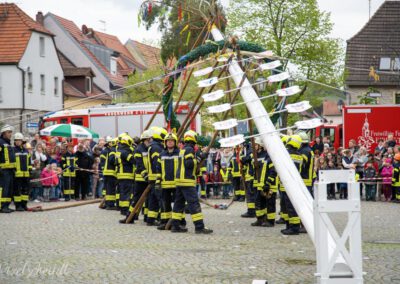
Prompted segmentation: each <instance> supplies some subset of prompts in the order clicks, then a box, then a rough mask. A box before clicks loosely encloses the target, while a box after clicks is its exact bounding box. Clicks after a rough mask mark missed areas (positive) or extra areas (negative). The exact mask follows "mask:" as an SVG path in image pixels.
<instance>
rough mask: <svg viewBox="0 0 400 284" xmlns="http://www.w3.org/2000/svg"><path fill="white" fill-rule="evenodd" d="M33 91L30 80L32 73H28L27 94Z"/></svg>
mask: <svg viewBox="0 0 400 284" xmlns="http://www.w3.org/2000/svg"><path fill="white" fill-rule="evenodd" d="M32 90H33V78H32V72H31V71H29V72H28V92H30V93H31V92H32Z"/></svg>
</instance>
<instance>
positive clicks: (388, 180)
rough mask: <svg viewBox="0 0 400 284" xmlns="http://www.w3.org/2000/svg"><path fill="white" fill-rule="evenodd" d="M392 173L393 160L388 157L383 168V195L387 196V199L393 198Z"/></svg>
mask: <svg viewBox="0 0 400 284" xmlns="http://www.w3.org/2000/svg"><path fill="white" fill-rule="evenodd" d="M392 174H393V166H392V160H391V159H386V160H385V162H384V163H383V167H382V169H381V177H382V192H383V196H384V197H385V201H390V200H391V199H392Z"/></svg>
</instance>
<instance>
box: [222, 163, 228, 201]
mask: <svg viewBox="0 0 400 284" xmlns="http://www.w3.org/2000/svg"><path fill="white" fill-rule="evenodd" d="M221 166H222V167H221V170H220V174H221V177H222V182H223V183H224V184H222V199H228V198H229V187H230V184H228V183H229V182H230V174H229V171H228V169H227V168H226V164H225V163H223V164H222V165H221Z"/></svg>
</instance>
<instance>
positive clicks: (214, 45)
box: [162, 40, 279, 148]
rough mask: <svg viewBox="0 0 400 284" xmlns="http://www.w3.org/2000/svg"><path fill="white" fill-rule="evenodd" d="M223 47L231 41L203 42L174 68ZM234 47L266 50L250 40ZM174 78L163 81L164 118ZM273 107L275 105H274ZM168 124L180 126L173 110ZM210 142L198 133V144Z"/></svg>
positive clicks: (170, 100)
mask: <svg viewBox="0 0 400 284" xmlns="http://www.w3.org/2000/svg"><path fill="white" fill-rule="evenodd" d="M224 47H227V48H233V46H232V43H231V42H227V43H226V42H225V40H221V41H216V42H211V41H209V42H207V43H206V44H203V45H201V46H199V47H197V48H195V49H193V50H192V51H190V52H189V53H187V54H185V55H183V56H182V57H181V58H179V60H178V62H177V64H176V69H180V68H184V67H185V66H186V65H187V64H189V63H190V62H194V61H195V60H197V59H199V58H200V57H205V56H207V55H209V54H212V53H218V52H219V51H220V50H222V49H223V48H224ZM235 48H239V49H240V50H242V51H249V52H254V53H260V52H264V51H266V49H265V48H263V47H261V46H259V45H257V44H255V43H251V42H245V41H241V40H239V41H237V42H236V45H235ZM174 79H175V78H174V77H173V76H170V77H169V78H168V81H167V82H166V83H165V85H166V86H165V87H166V88H167V87H168V88H169V90H168V91H167V92H166V93H165V94H164V96H163V98H162V104H163V111H164V115H165V119H166V120H167V118H168V110H169V108H170V105H169V104H172V103H173V102H172V98H171V96H172V91H173V86H174V82H175V80H174ZM274 107H275V106H274ZM271 119H272V120H273V123H275V122H276V121H277V120H278V119H279V114H278V115H274V116H273V117H271ZM170 126H171V129H176V130H178V129H179V127H180V122H179V121H178V119H177V117H176V114H175V113H174V112H172V113H171V115H170ZM210 142H211V137H209V136H202V135H200V136H199V138H198V144H199V145H200V146H208V145H209V144H210ZM212 147H216V148H219V147H220V144H219V142H218V141H215V142H214V145H213V146H212Z"/></svg>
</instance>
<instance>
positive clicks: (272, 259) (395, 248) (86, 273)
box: [0, 202, 400, 283]
mask: <svg viewBox="0 0 400 284" xmlns="http://www.w3.org/2000/svg"><path fill="white" fill-rule="evenodd" d="M31 205H36V204H31ZM52 205H53V204H52ZM244 210H245V204H244V203H234V204H233V205H232V206H231V207H230V208H229V209H228V210H215V209H212V208H209V207H205V208H203V212H204V213H205V221H206V225H207V226H208V227H211V228H213V229H214V230H215V231H214V234H212V235H195V234H194V233H193V225H192V224H191V222H188V224H189V230H190V232H189V233H187V234H172V233H170V232H167V231H163V232H160V231H157V230H156V229H155V228H154V227H147V226H144V225H143V223H142V222H141V221H140V222H138V223H137V224H135V225H120V224H118V222H117V221H118V219H120V215H119V214H118V212H115V211H105V210H100V209H98V204H92V205H85V206H81V207H74V208H70V209H63V210H56V211H48V212H38V213H31V212H28V213H21V212H15V213H13V214H7V215H6V214H2V215H0V227H1V234H0V243H1V246H0V265H1V266H0V283H251V281H252V280H253V279H267V280H268V283H314V282H315V278H314V276H313V275H314V274H313V273H314V272H315V269H316V266H315V250H314V247H313V245H312V243H311V241H310V238H309V237H308V236H307V235H300V236H291V237H284V236H282V235H281V234H280V232H279V231H280V229H281V228H282V225H278V226H276V227H275V228H272V229H271V228H253V227H251V226H250V222H251V221H252V220H251V219H250V220H249V219H243V218H240V217H239V215H240V214H241V213H243V212H244ZM345 217H346V216H337V217H336V218H335V223H337V224H338V225H339V226H341V227H343V225H344V222H345ZM187 220H190V217H189V216H187ZM362 224H363V225H362V228H363V257H364V262H363V265H364V271H366V272H367V274H366V276H365V280H366V281H365V282H366V283H400V205H399V204H392V203H382V202H376V203H370V202H368V203H366V202H363V204H362ZM396 242H397V243H396Z"/></svg>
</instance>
